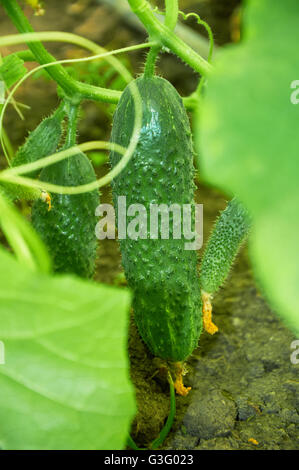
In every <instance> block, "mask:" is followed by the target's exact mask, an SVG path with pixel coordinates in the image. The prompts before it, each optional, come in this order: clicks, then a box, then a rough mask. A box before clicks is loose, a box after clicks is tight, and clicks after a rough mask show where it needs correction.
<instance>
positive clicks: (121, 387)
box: [0, 249, 135, 450]
mask: <svg viewBox="0 0 299 470" xmlns="http://www.w3.org/2000/svg"><path fill="white" fill-rule="evenodd" d="M0 265H1V270H0V296H1V303H0V331H1V333H0V339H1V341H3V342H4V346H5V364H3V365H1V366H0V421H1V427H0V446H1V447H2V448H4V449H19V450H22V449H58V450H59V449H122V448H124V447H125V445H126V439H127V433H128V431H129V425H130V421H131V419H132V417H133V414H134V412H135V405H134V400H133V393H132V386H131V384H130V383H129V379H128V359H127V337H126V336H127V323H128V318H127V315H128V309H129V300H130V296H129V294H128V292H127V291H126V290H124V289H116V288H111V287H106V286H102V285H96V284H92V283H88V282H86V281H81V280H78V279H75V278H73V277H71V276H59V277H58V276H57V277H49V276H46V275H41V274H40V273H38V274H35V273H33V272H32V271H30V270H28V269H26V268H24V267H23V266H21V265H20V264H19V263H17V262H16V261H15V260H14V259H13V257H12V256H11V255H10V254H8V253H6V252H5V251H4V250H3V249H1V250H0ZM116 326H117V327H116Z"/></svg>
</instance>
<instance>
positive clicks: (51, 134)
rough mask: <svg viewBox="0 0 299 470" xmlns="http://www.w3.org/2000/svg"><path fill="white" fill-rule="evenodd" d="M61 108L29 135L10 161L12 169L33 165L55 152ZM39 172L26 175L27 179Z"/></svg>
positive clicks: (60, 122)
mask: <svg viewBox="0 0 299 470" xmlns="http://www.w3.org/2000/svg"><path fill="white" fill-rule="evenodd" d="M63 117H64V111H63V107H62V106H61V107H59V108H58V109H57V110H56V111H55V112H54V113H53V114H52V115H51V116H49V117H47V118H45V119H43V120H42V121H41V123H40V124H39V125H38V126H37V127H36V128H35V129H34V130H33V131H32V132H30V133H29V135H28V137H27V139H26V141H25V143H24V144H23V145H22V146H21V147H20V148H19V149H18V151H17V153H16V155H15V157H14V158H13V159H12V162H11V165H12V166H13V167H16V166H19V165H24V164H25V163H33V162H36V161H37V160H40V159H41V158H44V157H47V156H49V155H51V154H52V153H55V152H56V149H57V147H58V144H59V142H60V139H61V135H62V120H63ZM39 173H40V170H37V171H34V172H31V173H27V174H26V176H27V177H28V178H35V177H36V176H38V174H39Z"/></svg>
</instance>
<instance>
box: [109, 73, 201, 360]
mask: <svg viewBox="0 0 299 470" xmlns="http://www.w3.org/2000/svg"><path fill="white" fill-rule="evenodd" d="M135 83H136V85H137V86H138V89H139V93H140V97H141V100H142V106H143V118H142V129H141V135H140V139H139V142H138V145H137V148H136V150H135V153H134V154H133V156H132V158H131V160H130V161H129V163H128V164H127V166H126V167H125V169H124V170H123V171H122V173H121V174H120V175H119V176H118V177H116V178H115V180H114V181H113V183H112V189H113V198H114V203H115V205H116V208H118V196H126V198H127V206H129V205H131V204H136V203H138V204H142V205H143V206H144V207H145V208H146V209H147V213H149V207H150V204H151V203H154V204H162V203H163V204H167V205H168V206H170V205H171V204H173V203H177V204H180V205H182V204H191V205H193V204H194V189H195V185H194V181H193V178H194V167H193V155H192V141H191V130H190V125H189V120H188V116H187V114H186V111H185V109H184V106H183V103H182V100H181V98H180V96H179V94H178V93H177V91H176V90H175V88H174V87H173V86H172V85H171V84H170V83H169V82H168V81H166V80H164V79H163V78H160V77H141V78H138V79H137V80H136V81H135ZM134 109H135V108H134V101H133V98H132V93H131V89H130V85H129V86H128V87H127V88H126V89H125V90H124V92H123V94H122V96H121V99H120V101H119V104H118V106H117V109H116V112H115V115H114V118H113V127H112V136H111V141H112V142H113V143H117V144H120V145H122V146H123V147H127V146H128V144H129V142H130V137H131V135H132V130H133V123H134V116H135V111H134ZM120 158H121V155H120V154H118V153H116V152H112V153H111V155H110V161H111V165H112V167H114V166H115V165H116V164H117V163H118V162H119V160H120ZM169 219H170V225H171V221H172V218H171V214H170V217H169ZM148 225H149V224H148ZM185 242H186V240H185V239H184V237H182V238H181V239H173V238H172V237H171V236H170V238H169V240H165V239H161V238H158V239H156V240H155V239H150V236H149V227H148V228H147V239H140V238H139V239H137V240H132V239H130V238H126V239H123V240H120V249H121V253H122V262H123V266H124V269H125V274H126V277H127V280H128V284H129V286H130V287H131V288H132V290H133V292H134V300H133V309H134V315H135V321H136V324H137V326H138V329H139V332H140V335H141V337H142V338H143V340H144V341H145V343H146V344H147V346H148V347H149V349H150V351H151V352H152V353H153V354H154V355H156V356H158V357H160V358H162V359H165V360H169V361H174V362H179V361H183V360H184V359H186V358H187V357H188V356H189V355H190V354H191V352H192V351H193V350H194V349H195V348H196V347H197V343H198V339H199V336H200V333H201V330H202V318H201V296H200V286H199V276H198V272H197V254H196V251H192V250H190V251H189V250H185Z"/></svg>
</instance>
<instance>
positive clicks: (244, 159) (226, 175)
mask: <svg viewBox="0 0 299 470" xmlns="http://www.w3.org/2000/svg"><path fill="white" fill-rule="evenodd" d="M247 3H248V4H247V7H246V9H245V11H244V40H243V41H242V43H241V44H239V45H235V46H229V47H227V48H225V49H224V50H223V51H222V52H219V54H218V55H217V60H216V61H215V70H214V73H213V74H212V75H211V77H210V79H209V83H208V88H207V93H206V97H205V99H204V102H203V106H202V109H201V110H200V113H199V119H198V120H197V122H196V124H195V127H196V128H195V131H196V137H197V148H198V153H199V155H200V162H199V165H200V168H201V172H202V175H203V177H204V178H205V179H206V180H208V181H209V182H210V183H212V184H214V185H217V186H219V187H221V188H222V189H224V190H225V191H227V192H228V193H230V194H235V195H237V197H238V198H239V199H240V200H242V201H243V203H244V204H245V205H246V206H247V208H248V209H249V211H250V212H251V214H252V217H253V223H254V226H253V232H252V236H251V244H250V249H251V255H252V259H253V264H254V266H255V272H256V275H257V277H258V278H259V280H260V282H261V284H262V285H263V286H264V289H265V292H266V295H267V297H268V300H269V301H270V302H271V303H272V305H273V307H274V308H275V309H276V310H277V311H278V313H280V314H281V316H282V317H283V318H284V319H285V321H286V322H287V323H288V324H289V325H290V326H291V327H292V328H293V329H294V331H295V332H296V333H297V334H299V250H298V236H299V235H298V234H299V217H298V208H299V132H298V124H299V105H295V104H292V102H291V93H292V92H294V90H293V89H292V88H291V84H292V83H293V82H294V81H295V80H296V79H297V80H298V79H299V68H298V44H299V26H298V18H299V2H298V0H285V1H283V2H282V1H273V0H263V1H261V0H251V1H249V2H247Z"/></svg>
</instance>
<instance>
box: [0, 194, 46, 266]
mask: <svg viewBox="0 0 299 470" xmlns="http://www.w3.org/2000/svg"><path fill="white" fill-rule="evenodd" d="M0 226H1V230H2V231H3V233H4V235H5V237H6V239H7V241H8V243H9V244H10V246H11V248H12V249H13V251H14V253H15V255H16V257H17V259H18V260H19V262H20V263H21V264H22V265H23V266H25V267H27V268H29V269H32V270H36V271H41V272H44V273H48V272H50V271H51V268H52V265H51V260H50V258H49V255H48V253H47V250H46V248H45V246H44V244H43V243H42V242H41V240H40V238H39V237H38V236H37V234H36V233H35V231H34V230H33V229H32V227H31V225H30V224H29V223H28V222H27V220H25V219H24V218H23V217H22V216H21V215H20V214H19V212H18V211H17V210H16V209H15V207H14V206H13V205H12V203H11V201H10V200H9V199H8V198H7V194H6V191H4V190H3V189H2V188H1V187H0ZM1 269H2V266H1Z"/></svg>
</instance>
